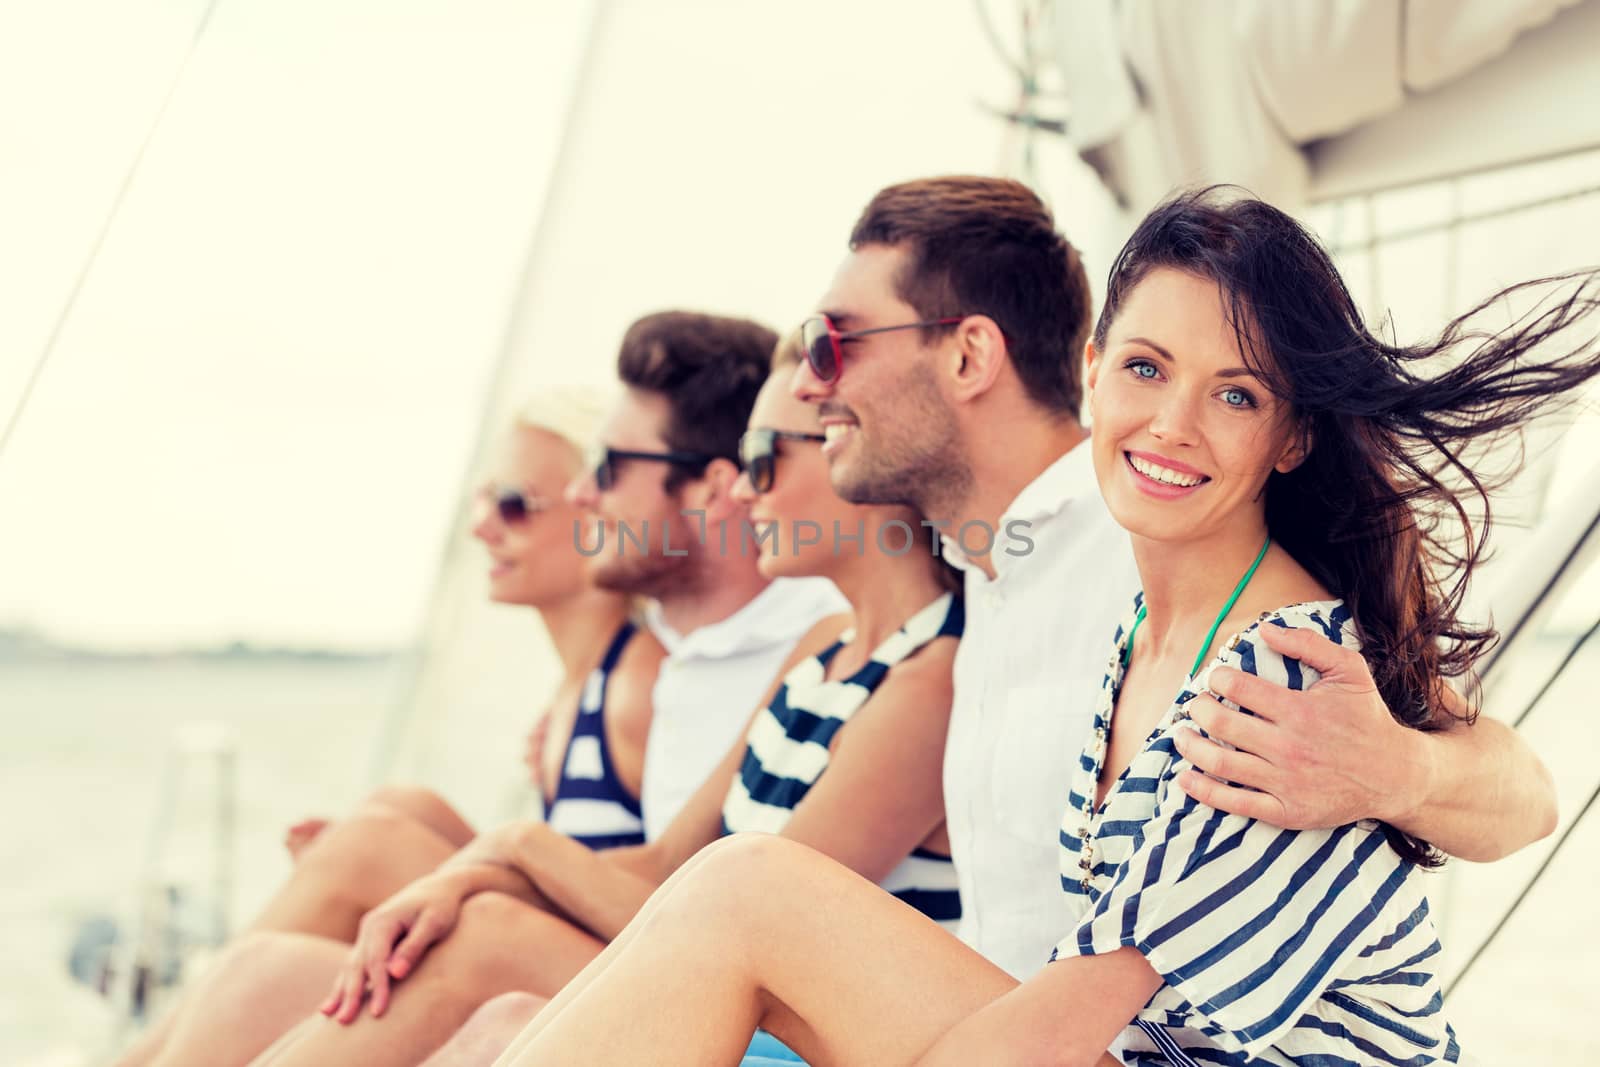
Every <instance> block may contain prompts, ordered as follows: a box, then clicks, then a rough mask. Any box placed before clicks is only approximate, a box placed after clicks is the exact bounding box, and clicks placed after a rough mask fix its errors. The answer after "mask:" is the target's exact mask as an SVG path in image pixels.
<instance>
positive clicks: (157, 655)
mask: <svg viewBox="0 0 1600 1067" xmlns="http://www.w3.org/2000/svg"><path fill="white" fill-rule="evenodd" d="M406 652H407V650H406V649H403V648H381V649H358V650H347V649H329V648H295V647H292V646H281V645H264V644H254V643H252V642H249V641H238V640H235V641H226V642H222V643H219V644H216V645H197V646H186V647H185V646H180V647H177V648H167V649H114V648H95V647H92V646H85V645H72V644H64V643H61V642H57V641H53V640H51V639H50V638H48V637H45V636H44V635H42V634H40V633H37V632H35V631H32V630H15V629H12V630H6V629H0V664H4V663H235V662H237V663H268V662H270V663H375V662H379V661H382V660H391V659H398V658H400V657H402V656H404V655H405V654H406Z"/></svg>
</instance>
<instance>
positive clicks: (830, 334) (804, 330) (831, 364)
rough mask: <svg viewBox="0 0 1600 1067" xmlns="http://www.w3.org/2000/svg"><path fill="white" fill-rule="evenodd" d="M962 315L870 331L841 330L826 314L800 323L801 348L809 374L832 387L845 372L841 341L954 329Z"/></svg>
mask: <svg viewBox="0 0 1600 1067" xmlns="http://www.w3.org/2000/svg"><path fill="white" fill-rule="evenodd" d="M963 318H965V316H962V315H956V316H954V317H946V318H942V319H930V320H928V321H927V322H906V323H902V324H900V325H899V326H874V327H873V328H872V329H870V330H843V331H841V330H840V329H839V327H837V326H835V325H834V324H833V320H832V319H830V318H828V316H826V315H813V316H811V317H810V318H809V319H807V320H806V321H805V322H803V323H801V324H800V347H801V348H802V349H804V350H805V354H806V363H807V364H809V365H810V367H811V373H812V374H815V375H816V376H817V381H819V382H822V383H824V384H831V383H833V382H836V381H838V380H839V375H840V374H842V373H843V372H844V348H843V345H844V342H846V341H853V340H855V339H856V338H857V337H868V336H870V335H872V334H875V333H891V332H893V331H895V330H923V329H931V328H932V327H934V326H954V325H955V324H956V323H958V322H960V321H961V320H962V319H963Z"/></svg>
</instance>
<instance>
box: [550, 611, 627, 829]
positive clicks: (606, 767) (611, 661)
mask: <svg viewBox="0 0 1600 1067" xmlns="http://www.w3.org/2000/svg"><path fill="white" fill-rule="evenodd" d="M633 634H634V625H633V623H631V622H624V623H623V624H622V628H621V629H619V630H618V631H617V633H616V636H615V637H613V638H612V639H611V644H610V646H609V647H608V648H607V649H606V654H605V655H604V656H603V657H602V658H601V660H600V665H599V666H598V667H596V668H595V669H594V670H593V671H591V672H590V673H589V677H588V679H587V680H586V681H585V682H584V685H583V695H582V697H580V698H579V700H578V718H577V720H576V721H575V722H573V724H572V737H571V738H569V739H568V741H567V752H566V755H565V756H564V757H563V758H562V760H561V779H560V780H559V781H558V782H556V795H555V796H554V797H552V798H550V800H549V801H548V802H547V803H546V805H545V821H546V822H548V823H549V824H550V825H551V827H553V828H554V829H556V830H558V831H560V832H561V833H563V834H565V835H566V836H568V837H570V838H572V839H573V840H574V841H577V842H578V843H580V844H584V845H588V846H589V847H590V848H594V849H602V848H617V847H619V846H622V845H642V844H644V816H643V814H642V812H641V810H640V808H639V798H638V797H636V796H634V795H633V794H632V793H630V792H628V787H627V786H625V785H623V784H622V779H620V778H618V777H617V769H616V767H615V766H613V765H612V762H611V747H610V746H609V745H608V744H607V743H606V689H607V687H608V686H609V684H610V681H611V672H612V671H613V670H615V669H616V666H617V661H618V660H620V659H621V658H622V650H623V649H624V648H626V647H627V644H628V640H629V639H630V638H631V637H633Z"/></svg>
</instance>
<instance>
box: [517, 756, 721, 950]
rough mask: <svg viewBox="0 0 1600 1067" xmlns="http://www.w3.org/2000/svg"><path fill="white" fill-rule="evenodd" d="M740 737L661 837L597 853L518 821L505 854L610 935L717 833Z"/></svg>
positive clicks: (568, 911)
mask: <svg viewBox="0 0 1600 1067" xmlns="http://www.w3.org/2000/svg"><path fill="white" fill-rule="evenodd" d="M744 750H745V743H744V737H743V735H741V736H740V738H739V742H738V743H737V744H736V745H734V746H733V748H732V749H730V750H729V752H728V754H727V755H726V756H724V757H723V759H722V762H721V763H719V764H718V765H717V769H716V770H715V771H713V772H712V774H711V776H710V777H709V778H707V779H706V780H705V781H704V782H703V783H701V786H700V788H699V789H697V790H696V791H695V794H694V796H693V797H691V798H690V799H689V803H688V804H686V805H684V808H683V810H682V811H680V812H679V813H678V817H677V818H676V819H673V820H672V823H671V825H669V826H668V827H667V829H666V830H665V831H664V832H663V833H662V835H661V838H660V840H658V841H655V842H652V843H650V844H646V845H638V846H635V847H632V848H622V849H610V850H608V851H605V852H595V851H592V850H591V849H588V848H585V847H584V846H583V845H580V844H578V843H577V842H576V841H573V840H572V839H571V838H569V837H564V836H563V835H561V834H559V833H557V832H555V831H554V830H552V829H550V827H549V826H548V825H547V824H545V823H528V824H524V825H522V826H521V827H519V831H518V833H517V835H516V837H515V838H514V839H513V840H512V841H511V842H510V847H509V849H508V850H507V853H506V856H505V860H506V862H508V863H509V864H511V865H512V866H514V867H515V868H516V869H517V870H518V871H519V872H520V873H521V874H523V875H524V876H525V877H527V878H528V880H529V881H531V882H532V883H533V884H534V885H536V886H538V887H539V889H540V891H542V892H544V893H545V894H547V895H548V896H549V897H550V899H551V901H552V902H553V903H554V904H555V905H556V907H558V908H560V909H561V911H562V913H563V914H565V915H568V916H570V917H571V918H573V919H575V920H576V921H577V922H578V923H579V924H580V925H582V926H583V927H585V928H586V929H588V930H589V931H590V932H591V933H593V934H595V935H596V936H598V937H603V938H605V939H607V940H610V939H612V938H614V937H616V936H617V934H619V933H620V932H621V931H622V928H623V927H624V926H626V925H628V923H630V922H632V921H633V917H634V916H635V915H636V914H638V911H639V909H640V908H641V907H643V906H644V902H645V901H646V900H648V899H649V897H650V894H651V893H654V892H655V891H656V889H657V888H658V887H659V886H660V885H661V883H662V882H664V881H665V880H666V879H667V877H668V876H669V875H671V873H672V872H673V871H675V870H677V869H678V868H679V867H680V866H682V865H683V863H684V861H685V860H687V859H688V858H689V857H690V856H692V855H694V854H695V853H696V852H698V851H700V849H702V848H704V847H705V846H706V845H708V844H710V843H711V842H713V841H715V840H716V839H717V836H718V833H719V832H720V830H721V828H722V799H723V797H724V796H726V795H727V792H728V783H729V782H730V781H731V780H732V778H733V776H734V775H735V774H736V773H738V769H739V762H740V760H741V759H742V758H743V756H744Z"/></svg>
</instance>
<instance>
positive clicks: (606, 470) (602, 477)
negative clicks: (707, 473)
mask: <svg viewBox="0 0 1600 1067" xmlns="http://www.w3.org/2000/svg"><path fill="white" fill-rule="evenodd" d="M717 458H719V457H717V456H711V455H707V454H706V453H704V452H633V451H629V450H628V449H625V448H608V447H606V446H605V445H596V446H595V447H594V448H593V449H592V450H591V451H590V453H589V469H590V470H592V471H594V484H595V488H597V489H599V490H600V491H601V492H602V493H603V492H605V491H606V490H608V489H610V488H611V487H612V486H613V485H616V484H617V460H619V459H647V460H652V461H654V462H656V463H670V464H671V465H672V466H674V467H692V468H697V469H699V470H704V469H705V467H706V464H708V463H710V462H711V461H712V460H714V459H717Z"/></svg>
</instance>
